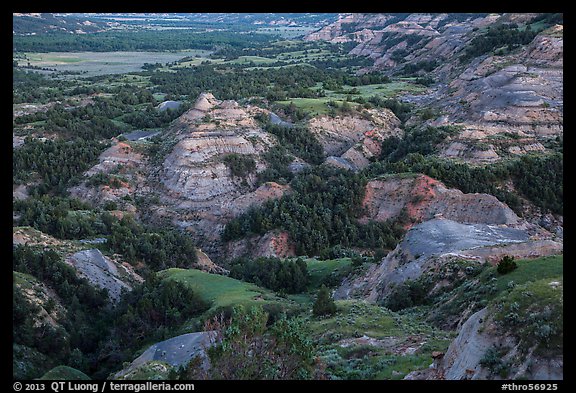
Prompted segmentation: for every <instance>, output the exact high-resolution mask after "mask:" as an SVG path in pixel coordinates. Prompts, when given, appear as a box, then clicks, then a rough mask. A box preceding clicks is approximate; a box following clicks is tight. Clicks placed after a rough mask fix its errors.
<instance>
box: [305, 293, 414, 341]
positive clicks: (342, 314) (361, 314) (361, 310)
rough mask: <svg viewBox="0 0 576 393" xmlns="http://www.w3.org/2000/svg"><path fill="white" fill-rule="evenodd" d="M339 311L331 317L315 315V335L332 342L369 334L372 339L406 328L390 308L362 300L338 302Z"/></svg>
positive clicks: (313, 320) (313, 325)
mask: <svg viewBox="0 0 576 393" xmlns="http://www.w3.org/2000/svg"><path fill="white" fill-rule="evenodd" d="M336 306H337V307H338V311H337V313H336V314H335V315H333V316H331V317H329V318H322V319H318V318H312V320H311V321H310V324H309V326H310V330H311V332H312V335H313V336H316V337H320V336H325V337H326V338H327V339H328V340H329V341H333V340H334V339H338V340H339V339H343V338H350V337H360V336H362V335H366V336H369V337H372V338H383V337H389V336H398V335H400V334H402V333H403V329H402V327H401V326H399V324H398V323H397V322H396V319H395V318H394V315H393V313H392V312H391V311H389V310H387V309H385V308H383V307H380V306H378V305H375V304H371V303H368V302H364V301H359V300H338V301H336Z"/></svg>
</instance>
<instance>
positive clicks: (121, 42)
mask: <svg viewBox="0 0 576 393" xmlns="http://www.w3.org/2000/svg"><path fill="white" fill-rule="evenodd" d="M203 30H204V29H199V30H196V31H191V30H180V29H172V30H156V31H147V30H139V31H136V32H132V31H106V32H100V33H94V34H69V33H51V34H41V35H33V36H30V35H27V36H21V35H17V36H14V37H13V40H12V47H13V50H14V52H71V51H72V52H73V51H78V52H80V51H93V52H112V51H156V50H157V51H166V50H171V51H173V50H184V49H206V50H214V49H215V48H218V47H219V46H224V45H225V46H231V47H240V48H242V47H253V46H254V45H263V44H268V43H269V42H270V41H271V40H272V39H274V38H275V37H274V36H272V35H270V34H258V33H254V32H241V33H239V32H235V31H203Z"/></svg>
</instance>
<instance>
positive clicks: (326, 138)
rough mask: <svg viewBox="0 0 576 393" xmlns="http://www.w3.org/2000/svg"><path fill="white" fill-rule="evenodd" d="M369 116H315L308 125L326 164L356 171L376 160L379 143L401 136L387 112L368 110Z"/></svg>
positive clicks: (394, 120)
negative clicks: (316, 139)
mask: <svg viewBox="0 0 576 393" xmlns="http://www.w3.org/2000/svg"><path fill="white" fill-rule="evenodd" d="M367 113H368V114H369V116H366V117H360V116H338V117H335V118H332V117H328V116H318V117H315V118H312V119H311V120H310V121H309V123H308V126H309V128H310V131H311V132H312V133H314V135H316V137H317V138H318V140H319V141H320V144H321V145H322V147H323V149H324V154H325V155H326V156H327V158H328V160H327V163H329V164H331V165H335V166H339V167H341V168H344V169H352V170H359V169H363V168H366V167H367V166H368V165H369V164H370V159H372V158H378V156H379V155H380V151H381V145H382V141H383V140H384V139H386V138H389V137H391V136H401V135H402V130H401V129H400V120H399V119H398V118H397V117H396V115H394V113H392V111H390V110H389V109H379V110H374V109H370V110H368V111H367Z"/></svg>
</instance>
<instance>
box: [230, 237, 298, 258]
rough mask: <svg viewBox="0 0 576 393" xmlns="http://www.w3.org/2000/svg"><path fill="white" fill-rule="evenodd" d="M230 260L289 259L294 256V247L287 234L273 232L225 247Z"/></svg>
mask: <svg viewBox="0 0 576 393" xmlns="http://www.w3.org/2000/svg"><path fill="white" fill-rule="evenodd" d="M227 250H228V252H227V256H228V258H230V259H234V258H239V257H243V256H248V257H251V258H255V257H276V258H290V257H295V256H296V247H295V245H294V243H292V242H291V241H290V236H289V235H288V233H287V232H283V231H273V232H268V233H266V234H264V235H262V236H253V237H251V238H247V239H241V240H237V241H234V242H231V243H229V244H228V245H227Z"/></svg>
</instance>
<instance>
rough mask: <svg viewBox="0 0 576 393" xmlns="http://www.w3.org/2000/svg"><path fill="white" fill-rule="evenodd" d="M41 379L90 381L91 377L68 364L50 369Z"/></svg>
mask: <svg viewBox="0 0 576 393" xmlns="http://www.w3.org/2000/svg"><path fill="white" fill-rule="evenodd" d="M38 379H40V380H53V381H62V380H64V381H89V380H90V377H88V375H86V374H84V373H83V372H82V371H80V370H76V369H75V368H72V367H68V366H57V367H54V368H53V369H52V370H50V371H48V372H47V373H46V374H44V375H43V376H42V377H40V378H38Z"/></svg>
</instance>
